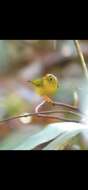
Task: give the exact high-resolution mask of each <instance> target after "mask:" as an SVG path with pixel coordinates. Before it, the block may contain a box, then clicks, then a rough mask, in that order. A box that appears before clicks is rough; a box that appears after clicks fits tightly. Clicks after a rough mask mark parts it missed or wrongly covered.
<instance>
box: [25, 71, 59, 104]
mask: <svg viewBox="0 0 88 190" xmlns="http://www.w3.org/2000/svg"><path fill="white" fill-rule="evenodd" d="M28 83H32V84H33V86H34V89H35V92H36V93H37V94H38V95H40V96H42V97H43V98H44V100H45V101H46V102H48V103H53V100H52V99H51V97H52V96H53V95H55V93H56V91H57V89H58V88H59V81H58V79H57V77H56V76H55V75H53V74H46V75H44V76H43V77H40V78H38V79H34V80H28Z"/></svg>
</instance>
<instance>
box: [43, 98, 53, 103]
mask: <svg viewBox="0 0 88 190" xmlns="http://www.w3.org/2000/svg"><path fill="white" fill-rule="evenodd" d="M44 100H45V101H46V102H48V103H51V104H53V103H54V102H53V100H51V98H49V97H48V96H44Z"/></svg>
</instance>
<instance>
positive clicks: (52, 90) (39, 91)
mask: <svg viewBox="0 0 88 190" xmlns="http://www.w3.org/2000/svg"><path fill="white" fill-rule="evenodd" d="M56 90H57V88H55V87H54V88H53V87H52V88H51V87H48V88H44V87H43V88H41V87H36V93H37V94H39V95H40V96H44V95H54V94H55V92H56Z"/></svg>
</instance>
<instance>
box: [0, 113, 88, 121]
mask: <svg viewBox="0 0 88 190" xmlns="http://www.w3.org/2000/svg"><path fill="white" fill-rule="evenodd" d="M51 113H70V114H74V115H77V116H79V117H83V114H81V113H76V112H74V111H67V110H59V111H57V110H53V111H42V112H37V113H36V112H34V113H28V114H24V115H18V116H14V117H10V118H7V119H4V120H1V121H0V122H5V121H9V120H13V119H19V118H22V117H29V116H37V117H46V118H52V119H59V120H64V121H73V120H71V119H65V118H63V117H59V116H53V115H50V116H48V115H46V114H51ZM84 115H85V114H84ZM85 116H86V115H85ZM86 117H87V118H88V116H86Z"/></svg>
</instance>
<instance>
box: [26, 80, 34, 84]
mask: <svg viewBox="0 0 88 190" xmlns="http://www.w3.org/2000/svg"><path fill="white" fill-rule="evenodd" d="M27 82H30V83H32V84H33V85H35V83H34V82H33V81H32V80H28V81H27Z"/></svg>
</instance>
